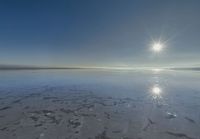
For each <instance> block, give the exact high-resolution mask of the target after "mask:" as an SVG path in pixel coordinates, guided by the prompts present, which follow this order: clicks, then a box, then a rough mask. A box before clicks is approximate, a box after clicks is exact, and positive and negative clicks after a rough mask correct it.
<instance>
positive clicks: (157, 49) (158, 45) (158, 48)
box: [152, 43, 163, 52]
mask: <svg viewBox="0 0 200 139" xmlns="http://www.w3.org/2000/svg"><path fill="white" fill-rule="evenodd" d="M162 49H163V45H162V44H161V43H154V44H153V46H152V50H153V51H154V52H160V51H161V50H162Z"/></svg>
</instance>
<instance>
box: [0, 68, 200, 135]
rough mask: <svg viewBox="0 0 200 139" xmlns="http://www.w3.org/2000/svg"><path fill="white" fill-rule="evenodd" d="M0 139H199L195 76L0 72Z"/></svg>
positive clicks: (199, 96)
mask: <svg viewBox="0 0 200 139" xmlns="http://www.w3.org/2000/svg"><path fill="white" fill-rule="evenodd" d="M0 94H1V95H0V139H161V138H162V139H179V138H180V139H181V138H183V139H200V72H194V71H165V70H162V71H160V70H145V71H139V70H134V71H123V70H119V71H117V70H115V71H110V70H107V71H106V70H102V71H97V70H9V71H0Z"/></svg>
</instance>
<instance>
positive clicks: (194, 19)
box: [0, 0, 200, 67]
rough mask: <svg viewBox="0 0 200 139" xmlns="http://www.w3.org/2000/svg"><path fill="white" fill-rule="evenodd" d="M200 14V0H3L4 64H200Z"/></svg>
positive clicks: (0, 44) (0, 50) (0, 60)
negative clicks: (156, 45)
mask: <svg viewBox="0 0 200 139" xmlns="http://www.w3.org/2000/svg"><path fill="white" fill-rule="evenodd" d="M199 14H200V1H199V0H18V1H16V0H1V1H0V64H15V65H37V66H86V67H87V66H92V67H95V66H97V67H101V66H103V67H107V66H108V67H112V66H117V67H118V66H125V67H126V66H127V67H132V66H133V67H135V66H151V67H153V66H156V67H158V66H195V65H200V16H199ZM159 40H160V42H161V43H164V48H163V50H162V51H161V52H159V53H155V52H153V51H152V50H151V44H152V42H153V41H156V42H157V41H159Z"/></svg>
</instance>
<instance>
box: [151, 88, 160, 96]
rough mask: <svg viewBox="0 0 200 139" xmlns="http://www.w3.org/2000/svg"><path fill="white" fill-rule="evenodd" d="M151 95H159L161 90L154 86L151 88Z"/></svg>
mask: <svg viewBox="0 0 200 139" xmlns="http://www.w3.org/2000/svg"><path fill="white" fill-rule="evenodd" d="M152 93H153V94H155V95H160V93H161V89H160V88H159V87H157V86H154V87H153V88H152Z"/></svg>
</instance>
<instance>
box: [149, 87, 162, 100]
mask: <svg viewBox="0 0 200 139" xmlns="http://www.w3.org/2000/svg"><path fill="white" fill-rule="evenodd" d="M161 94H162V88H161V87H160V86H159V85H158V84H155V85H153V87H152V88H151V96H152V98H153V99H161V98H162V96H161Z"/></svg>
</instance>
